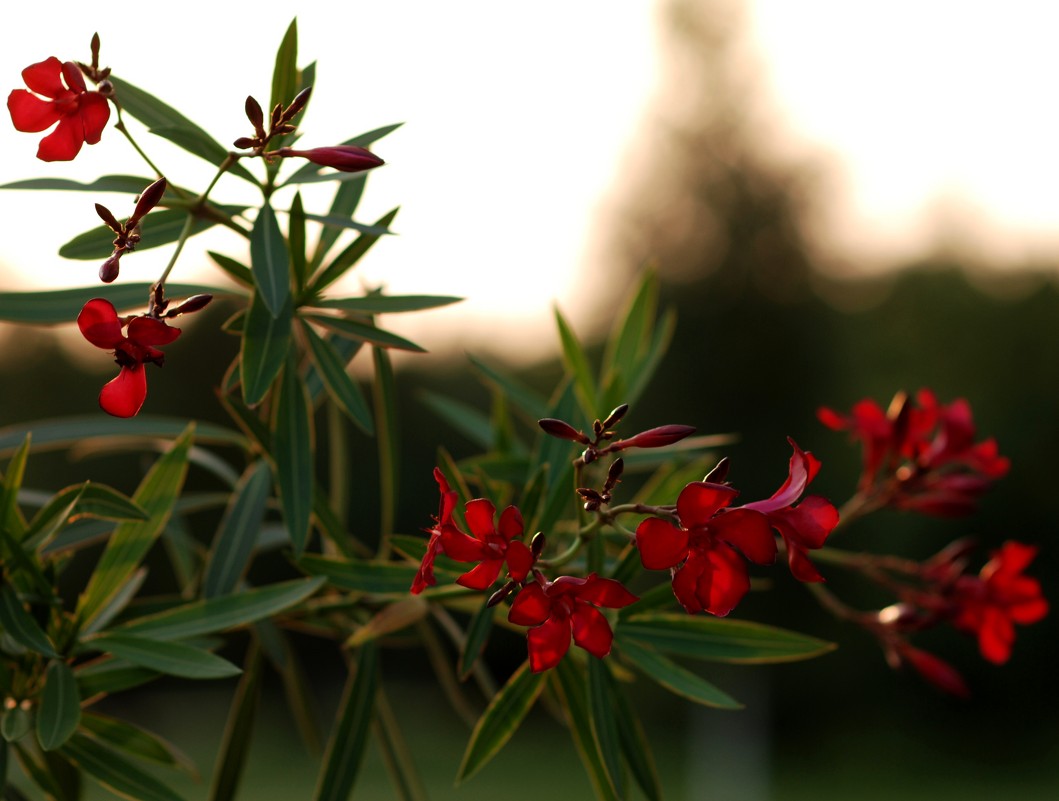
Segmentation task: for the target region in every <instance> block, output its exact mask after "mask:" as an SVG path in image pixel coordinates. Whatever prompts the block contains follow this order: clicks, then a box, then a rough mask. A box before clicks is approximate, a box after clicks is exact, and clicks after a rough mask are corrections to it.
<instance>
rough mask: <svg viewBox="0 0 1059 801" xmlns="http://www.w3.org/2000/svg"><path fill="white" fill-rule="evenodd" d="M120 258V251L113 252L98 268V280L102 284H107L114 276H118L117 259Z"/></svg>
mask: <svg viewBox="0 0 1059 801" xmlns="http://www.w3.org/2000/svg"><path fill="white" fill-rule="evenodd" d="M120 258H121V253H120V252H118V253H115V254H114V255H113V256H111V257H110V258H109V259H107V260H106V261H105V262H103V264H102V265H101V266H100V268H99V280H100V281H102V282H103V283H104V284H109V283H110V282H111V281H113V280H114V279H115V278H117V277H118V268H119V265H118V261H119V259H120Z"/></svg>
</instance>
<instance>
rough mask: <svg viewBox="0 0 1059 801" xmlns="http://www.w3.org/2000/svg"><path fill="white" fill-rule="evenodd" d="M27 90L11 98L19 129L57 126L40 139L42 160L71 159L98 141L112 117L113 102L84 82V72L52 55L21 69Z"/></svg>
mask: <svg viewBox="0 0 1059 801" xmlns="http://www.w3.org/2000/svg"><path fill="white" fill-rule="evenodd" d="M22 80H24V81H25V82H26V86H27V87H29V90H28V91H27V90H26V89H15V90H13V91H12V92H11V94H10V95H8V97H7V110H8V111H9V112H10V113H11V122H12V123H13V124H14V126H15V129H16V130H19V131H22V132H23V133H37V132H39V131H45V130H47V129H48V128H51V127H52V126H53V125H55V124H56V123H58V125H55V130H54V131H52V132H51V133H50V134H48V135H47V136H45V137H44V138H43V139H42V140H41V141H40V146H39V147H38V148H37V158H39V159H40V160H41V161H70V160H71V159H73V158H74V157H75V156H76V155H77V154H78V153H79V152H81V145H83V144H85V143H86V142H87V143H88V144H90V145H94V144H95V143H96V142H98V141H99V138H100V136H102V134H103V129H104V128H105V127H106V125H107V121H108V120H109V119H110V105H109V104H108V103H107V99H106V98H105V97H104V96H103V95H102V94H100V93H99V92H90V91H88V87H86V86H85V79H84V77H83V76H82V75H81V70H80V69H79V68H78V66H77V65H76V64H75V63H74V62H72V61H66V62H62V61H59V59H57V58H55V56H52V57H51V58H47V59H45V60H44V61H40V62H38V63H36V64H31V65H30V66H28V67H26V68H25V69H24V70H22Z"/></svg>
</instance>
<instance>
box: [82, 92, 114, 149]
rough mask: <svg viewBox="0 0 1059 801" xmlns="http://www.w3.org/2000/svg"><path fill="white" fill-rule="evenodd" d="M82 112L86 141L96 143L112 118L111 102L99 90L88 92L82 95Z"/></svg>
mask: <svg viewBox="0 0 1059 801" xmlns="http://www.w3.org/2000/svg"><path fill="white" fill-rule="evenodd" d="M80 114H81V123H82V125H83V126H84V132H85V142H87V143H88V144H90V145H94V144H95V143H96V142H98V141H99V138H100V137H101V136H102V135H103V129H104V128H106V127H107V122H108V121H109V120H110V104H109V103H108V102H107V99H106V98H105V97H103V95H101V94H99V93H98V92H87V93H85V94H84V95H83V96H82V97H81V104H80Z"/></svg>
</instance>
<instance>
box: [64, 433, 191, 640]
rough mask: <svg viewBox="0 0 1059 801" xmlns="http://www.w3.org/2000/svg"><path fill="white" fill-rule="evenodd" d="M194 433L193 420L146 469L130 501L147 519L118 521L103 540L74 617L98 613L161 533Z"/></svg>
mask: <svg viewBox="0 0 1059 801" xmlns="http://www.w3.org/2000/svg"><path fill="white" fill-rule="evenodd" d="M194 434H195V425H194V423H192V424H190V425H189V426H188V427H187V428H186V429H185V430H184V433H183V434H181V435H180V437H179V439H177V440H176V441H175V442H174V443H173V445H172V447H170V449H169V451H168V452H166V453H165V454H163V455H162V456H161V457H160V458H159V459H158V461H157V462H155V464H154V466H153V467H152V468H151V469H150V471H149V472H148V473H147V475H146V476H145V477H144V479H143V481H142V482H141V483H140V486H139V488H138V489H137V490H136V493H135V494H134V495H133V501H134V502H135V503H136V504H137V505H138V506H139V507H140V508H142V509H143V510H144V511H145V512H147V514H148V515H149V517H148V519H147V520H138V521H133V522H129V523H122V524H121V525H120V526H118V527H117V528H116V529H115V530H114V533H113V534H112V535H111V537H110V540H109V541H108V542H107V547H106V550H104V551H103V555H102V556H101V557H100V559H99V563H98V564H97V565H96V569H95V571H94V572H93V573H92V577H91V578H90V579H89V582H88V587H87V588H86V589H85V592H84V593H83V594H82V596H81V599H80V602H79V604H78V609H77V613H78V617H79V618H80V620H81V622H82V623H88V622H90V621H91V620H92V618H94V617H95V616H96V615H97V614H99V612H100V610H101V609H102V608H103V607H104V605H105V604H106V603H107V601H108V600H109V599H110V598H111V596H113V595H115V594H116V593H117V592H118V591H119V590H120V589H121V587H122V585H123V584H124V583H125V580H126V579H127V578H129V576H131V575H132V573H133V571H135V570H136V568H137V567H139V564H140V562H141V561H142V560H143V558H144V556H146V555H147V551H148V550H150V548H151V545H152V544H154V541H155V540H156V539H157V538H158V535H159V534H161V533H162V529H163V528H164V527H165V524H166V522H167V521H168V520H169V515H170V514H171V512H172V510H173V504H174V503H176V499H177V497H178V496H179V495H180V490H181V489H182V488H183V486H184V477H185V476H186V475H187V468H188V451H189V450H190V448H191V442H192V438H193V437H194Z"/></svg>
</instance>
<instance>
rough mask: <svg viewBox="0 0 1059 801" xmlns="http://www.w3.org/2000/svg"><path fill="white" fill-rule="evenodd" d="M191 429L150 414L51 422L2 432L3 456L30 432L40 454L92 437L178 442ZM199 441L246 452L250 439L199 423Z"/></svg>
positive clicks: (183, 420)
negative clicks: (125, 417)
mask: <svg viewBox="0 0 1059 801" xmlns="http://www.w3.org/2000/svg"><path fill="white" fill-rule="evenodd" d="M187 426H188V421H187V419H186V418H176V417H160V416H156V415H148V414H141V415H138V416H136V417H133V418H130V419H118V418H115V417H109V416H106V415H99V414H93V415H78V416H74V417H58V418H49V419H47V420H37V421H33V422H29V423H20V424H19V425H17V426H8V427H7V428H2V429H0V453H4V452H5V451H9V450H10V449H11V448H12V447H14V445H15V444H17V443H19V442H21V441H22V439H23V437H25V434H26V432H27V431H32V432H33V449H34V451H36V452H40V451H43V450H57V449H61V448H68V447H70V446H71V445H75V444H78V443H82V442H84V441H85V440H86V439H89V438H91V437H110V438H118V437H126V438H129V439H133V440H149V439H176V438H177V437H179V436H180V435H181V434H183V433H184V431H185V430H186V429H187ZM195 440H196V442H198V443H200V444H202V443H206V442H212V443H214V444H217V445H231V446H234V447H237V448H246V447H247V444H248V443H247V440H246V437H244V436H243V435H242V434H240V433H239V432H238V431H236V430H235V429H232V428H227V427H225V426H219V425H216V424H215V423H202V422H195Z"/></svg>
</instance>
